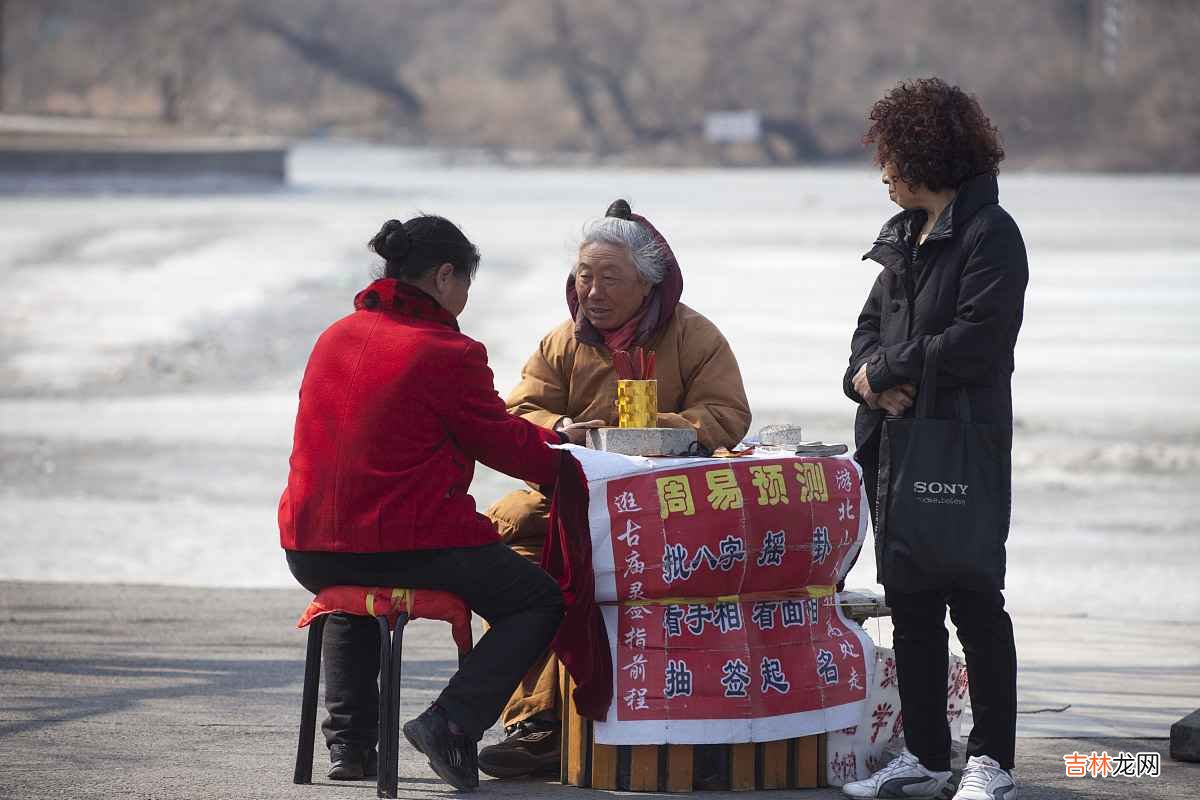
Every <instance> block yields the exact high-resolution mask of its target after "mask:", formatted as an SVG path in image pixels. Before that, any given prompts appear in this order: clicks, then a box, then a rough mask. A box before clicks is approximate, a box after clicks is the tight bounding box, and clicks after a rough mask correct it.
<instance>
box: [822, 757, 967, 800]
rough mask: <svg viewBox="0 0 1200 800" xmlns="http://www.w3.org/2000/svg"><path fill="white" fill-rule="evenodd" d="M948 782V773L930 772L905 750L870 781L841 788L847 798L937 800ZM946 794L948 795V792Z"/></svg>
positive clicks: (866, 780) (868, 779) (869, 779)
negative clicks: (925, 799) (918, 799)
mask: <svg viewBox="0 0 1200 800" xmlns="http://www.w3.org/2000/svg"><path fill="white" fill-rule="evenodd" d="M949 779H950V773H949V772H930V771H929V770H927V769H925V767H923V766H921V762H920V761H918V760H917V757H916V756H914V755H913V754H912V753H910V752H908V751H907V750H901V751H900V755H898V756H896V757H895V758H893V759H892V760H891V762H890V763H888V765H887V766H886V767H884V768H883V769H881V770H879V772H876V773H875V774H874V775H872V776H871V777H869V778H867V779H865V780H861V781H855V782H854V783H847V784H846V785H845V786H843V787H842V792H844V793H845V794H846V795H848V796H849V797H924V798H928V799H934V798H939V797H941V796H942V791H943V790H944V789H945V788H946V781H948V780H949ZM947 794H949V792H947Z"/></svg>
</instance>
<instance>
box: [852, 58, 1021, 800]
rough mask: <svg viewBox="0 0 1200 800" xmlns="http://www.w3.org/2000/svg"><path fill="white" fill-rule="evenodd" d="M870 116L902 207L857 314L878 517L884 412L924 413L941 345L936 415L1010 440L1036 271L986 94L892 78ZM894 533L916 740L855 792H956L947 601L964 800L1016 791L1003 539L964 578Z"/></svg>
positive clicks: (856, 393)
mask: <svg viewBox="0 0 1200 800" xmlns="http://www.w3.org/2000/svg"><path fill="white" fill-rule="evenodd" d="M869 119H870V121H871V123H872V124H871V128H870V130H869V131H868V133H867V135H866V136H865V137H864V141H865V142H866V143H867V144H873V145H875V147H876V154H875V159H876V162H877V163H878V164H879V166H880V168H881V170H882V172H883V182H884V184H886V185H887V187H888V196H889V198H890V199H891V200H892V201H893V202H895V203H896V204H897V205H898V206H900V207H901V208H902V209H903V210H902V211H901V212H900V213H899V214H897V215H896V216H894V217H892V218H891V219H890V220H888V221H887V222H886V223H885V224H884V226H883V229H882V231H880V233H879V237H878V238H877V239H876V240H875V243H874V245H873V246H872V248H871V250H870V251H869V252H868V253H867V254H866V255H865V256H863V258H864V259H871V260H873V261H875V262H877V263H879V264H880V265H881V266H882V267H883V269H882V270H881V271H880V273H879V277H878V278H877V279H876V280H875V284H874V286H873V287H872V288H871V292H870V295H869V296H868V297H867V302H866V305H864V306H863V310H862V313H861V314H860V315H859V318H858V326H857V328H856V329H855V331H854V336H853V339H852V341H851V355H850V364H849V367H848V368H847V370H846V376H845V379H844V381H843V384H844V386H843V388H844V390H845V392H846V395H847V396H848V397H850V399H851V400H854V401H855V402H856V403H858V412H857V417H856V419H855V426H854V427H855V440H856V444H857V446H858V451H857V453H856V457H857V459H858V461H859V463H860V464H861V465H862V467H863V477H864V483H865V484H866V486H867V490H868V493H869V495H870V499H871V508H872V510H873V511H874V509H875V493H876V489H877V487H876V480H877V476H878V471H879V443H880V433H881V429H882V427H883V420H884V417H885V416H887V415H894V416H906V415H911V414H912V409H913V404H914V402H915V398H916V395H917V393H918V392H919V391H920V390H921V386H920V382H921V378H922V369H923V367H924V364H925V353H926V350H927V348H928V347H929V345H930V344H931V343H935V342H936V343H937V344H939V345H940V351H941V356H940V360H939V361H938V366H937V377H936V380H937V390H938V391H937V394H936V397H937V402H936V404H935V409H934V412H933V416H934V417H939V418H953V417H955V416H956V404H957V403H959V402H961V399H960V398H961V396H962V395H964V394H965V397H966V401H967V405H968V406H969V410H970V414H971V419H972V421H974V422H982V423H992V424H995V425H1000V426H1003V427H1004V428H1005V429H1006V430H1007V433H1008V442H1009V445H1010V446H1011V431H1012V419H1013V416H1012V388H1011V379H1012V373H1013V348H1014V346H1015V344H1016V340H1017V332H1018V331H1019V330H1020V327H1021V317H1022V308H1023V305H1024V297H1025V286H1026V283H1027V282H1028V277H1029V270H1028V263H1027V261H1026V257H1025V244H1024V242H1023V241H1022V239H1021V233H1020V231H1019V230H1018V229H1017V225H1016V223H1015V222H1014V221H1013V219H1012V217H1010V216H1009V215H1008V213H1007V212H1006V211H1005V210H1004V209H1002V208H1001V207H1000V205H999V203H998V197H999V196H998V189H997V184H996V175H997V173H998V164H999V163H1000V161H1001V159H1003V158H1004V151H1003V149H1002V148H1001V146H1000V142H999V135H998V133H997V131H996V129H995V127H994V126H993V125H992V124H991V121H990V120H989V119H988V118H987V116H986V115H985V114H984V113H983V111H982V109H981V108H980V107H979V103H978V102H977V101H976V100H975V98H973V97H971V96H969V95H967V94H965V93H964V92H963V91H962V90H961V89H959V88H958V87H952V86H949V85H947V84H946V83H945V82H943V81H942V80H940V79H938V78H928V79H921V80H916V81H911V82H906V83H901V84H899V85H898V86H896V88H894V89H893V90H892V91H890V92H889V93H888V94H887V95H886V96H885V97H884V98H883V99H881V100H879V101H878V102H877V103H876V104H875V105H874V107H873V108H872V109H871V113H870V115H869ZM960 390H962V391H960ZM1005 463H1007V460H1005ZM882 542H883V539H882V538H881V537H880V536H879V535H878V532H877V535H876V543H877V545H876V556H877V561H878V563H879V565H880V576H879V579H880V583H882V584H883V585H884V589H885V593H886V600H887V604H888V606H889V607H890V608H891V610H892V619H893V622H894V624H895V634H894V644H895V649H896V662H897V670H898V677H899V684H900V702H901V707H902V713H903V715H904V737H905V742H906V745H907V749H906V751H905V752H902V753H901V754H900V756H899V757H897V758H896V759H895V760H894V761H892V762H891V763H890V764H888V765H887V766H886V767H885V768H884V769H882V770H880V771H879V772H878V773H876V774H875V775H873V776H872V777H871V778H868V779H866V780H863V781H858V782H856V783H852V784H848V785H847V786H846V787H844V790H845V792H846V794H848V795H850V796H852V797H894V796H911V797H925V796H928V797H936V796H939V793H940V792H941V790H942V789H943V788H944V787H945V785H946V780H947V779H948V778H949V775H950V731H949V726H948V725H947V722H946V714H945V707H946V678H947V676H946V668H947V658H948V653H947V644H946V642H947V634H946V628H945V623H944V620H945V615H946V606H947V604H948V605H949V607H950V617H951V619H952V620H953V621H954V624H955V626H956V627H957V629H958V635H959V639H960V641H961V642H962V644H963V650H964V651H965V655H966V659H967V669H968V672H969V674H970V692H971V706H972V710H973V713H974V719H975V727H974V729H973V730H972V732H971V736H970V740H969V742H968V746H967V755H968V756H969V759H968V764H967V768H966V770H965V771H964V773H963V779H962V781H961V782H960V786H959V789H958V792H957V794H955V798H956V800H990V799H991V798H1002V800H1014V799H1015V797H1016V787H1015V786H1014V784H1013V781H1012V777H1011V770H1012V767H1013V751H1014V747H1015V737H1016V649H1015V647H1014V645H1013V633H1012V621H1011V620H1010V619H1009V616H1008V613H1007V612H1006V611H1005V610H1004V596H1003V594H1001V589H1003V588H1004V557H1003V552H1004V551H1003V545H1002V544H1001V545H1000V548H999V556H998V557H997V558H996V559H994V560H990V559H989V560H988V562H987V563H981V564H978V565H974V566H975V568H974V570H973V571H972V577H971V579H970V581H967V582H965V585H964V582H963V581H954V582H947V581H946V580H945V579H944V578H941V577H938V576H933V575H928V574H924V573H923V572H922V571H921V566H920V564H918V563H914V562H912V561H911V560H908V561H905V560H903V559H895V558H891V557H890V556H891V555H892V554H890V553H888V552H885V551H884V546H885V545H884V544H883V543H882ZM885 563H886V564H888V565H889V566H888V568H887V569H884V568H883V565H884V564H885ZM897 792H902V793H903V794H897Z"/></svg>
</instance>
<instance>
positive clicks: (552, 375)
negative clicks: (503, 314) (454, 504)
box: [479, 200, 750, 778]
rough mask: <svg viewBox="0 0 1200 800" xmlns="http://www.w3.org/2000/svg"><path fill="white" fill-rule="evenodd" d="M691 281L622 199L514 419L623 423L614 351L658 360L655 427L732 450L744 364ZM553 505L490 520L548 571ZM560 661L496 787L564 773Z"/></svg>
mask: <svg viewBox="0 0 1200 800" xmlns="http://www.w3.org/2000/svg"><path fill="white" fill-rule="evenodd" d="M682 293H683V275H682V273H681V272H680V270H679V264H678V263H677V262H676V260H675V256H674V254H673V253H672V252H671V248H670V246H669V245H668V244H667V242H666V240H665V239H664V238H663V237H662V235H661V234H660V233H659V232H658V231H657V230H655V228H654V226H652V225H651V224H650V223H649V221H647V220H646V219H645V217H642V216H640V215H637V214H634V213H632V211H631V210H630V208H629V204H628V203H627V202H625V201H624V200H618V201H616V202H615V203H613V204H612V205H611V206H610V207H609V209H608V214H607V215H606V216H605V217H604V218H603V219H600V220H596V221H595V222H592V223H591V224H589V225H588V226H587V227H586V228H585V229H584V236H583V241H582V242H581V243H580V246H579V255H578V259H577V260H576V263H575V265H574V267H573V268H572V270H571V274H570V276H568V279H567V307H568V308H569V309H570V312H571V318H570V319H569V320H567V321H565V322H563V323H562V324H561V325H559V326H558V327H556V328H554V329H553V330H551V331H550V332H549V333H548V334H546V336H545V337H544V338H543V339H542V341H541V344H540V345H539V346H538V349H537V351H536V352H535V353H534V354H533V355H532V356H530V358H529V361H528V362H526V364H525V368H524V369H523V370H522V373H521V382H520V384H518V385H517V387H516V388H515V389H514V390H513V391H512V393H511V394H510V395H509V397H508V401H507V402H508V410H509V412H510V413H513V414H517V415H519V416H522V417H524V418H525V419H527V420H529V421H530V422H533V423H535V424H537V425H541V426H544V427H547V428H554V429H559V430H561V429H562V428H563V427H564V426H565V425H569V424H572V423H573V422H574V421H575V420H579V421H581V422H583V421H594V420H598V421H602V422H603V423H604V424H607V425H615V424H616V421H617V420H616V400H617V375H616V372H615V371H614V369H613V363H612V354H613V352H614V351H617V350H630V349H632V348H634V347H638V346H640V347H643V348H646V349H647V350H653V351H654V352H655V354H656V355H655V367H656V369H655V378H657V380H658V406H659V412H660V413H659V415H658V425H659V426H660V427H670V428H680V427H686V428H692V429H693V430H695V431H696V435H697V438H698V439H699V441H700V444H702V445H703V446H704V447H706V448H708V449H709V450H715V449H717V448H718V447H732V446H733V445H735V444H737V443H738V442H739V441H741V438H742V437H743V436H744V435H745V434H746V431H747V430H748V429H749V426H750V406H749V403H748V402H747V400H746V391H745V389H744V388H743V387H742V375H741V371H740V370H739V369H738V363H737V359H736V358H734V355H733V351H732V350H731V349H730V347H729V343H728V342H727V341H725V337H724V336H722V335H721V332H720V331H719V330H717V327H716V326H715V325H713V324H712V323H711V322H709V321H708V320H707V319H706V318H705V317H703V316H701V315H700V314H699V313H697V312H696V311H693V310H692V309H691V308H689V307H687V306H686V305H684V304H683V303H681V302H679V298H680V296H681V295H682ZM549 507H550V503H549V500H548V499H547V498H546V497H545V496H544V495H542V494H541V493H540V492H538V491H533V490H528V489H526V490H521V491H515V492H512V493H510V494H508V495H506V496H505V497H503V498H501V499H500V500H499V501H497V502H496V504H495V505H493V506H492V507H491V508H490V509H488V511H487V516H488V517H489V518H490V519H491V520H492V522H493V524H495V526H496V529H497V530H498V531H499V533H500V535H501V537H502V538H503V539H504V541H505V542H507V543H508V544H509V546H510V547H512V548H513V549H514V550H515V551H517V552H518V553H520V554H521V555H523V556H525V557H527V558H529V559H532V560H534V561H535V562H540V560H541V552H542V543H543V540H544V539H545V536H546V519H547V515H548V512H549ZM557 684H558V661H557V659H556V658H555V657H554V655H553V654H552V653H549V652H548V653H547V654H546V657H545V659H544V660H542V661H539V662H538V663H536V664H534V666H533V667H532V668H531V669H530V671H529V673H528V674H527V675H526V676H525V678H524V680H523V681H522V682H521V684H520V685H518V686H517V689H516V691H515V692H514V693H513V696H512V698H511V699H510V700H509V703H508V706H507V707H506V708H505V709H504V713H503V715H502V716H501V720H502V721H503V722H504V725H505V732H506V734H507V738H506V739H505V740H504V741H503V742H501V743H500V744H496V745H493V746H491V747H487V748H484V749H483V750H482V751H481V752H480V753H479V768H480V769H481V770H483V771H484V772H486V773H488V774H489V775H492V776H494V777H497V778H510V777H519V776H523V775H529V774H533V773H535V772H538V771H541V770H543V769H548V768H551V767H552V768H553V769H554V770H557V768H558V754H559V727H560V726H559V712H558V709H557V699H558V698H557Z"/></svg>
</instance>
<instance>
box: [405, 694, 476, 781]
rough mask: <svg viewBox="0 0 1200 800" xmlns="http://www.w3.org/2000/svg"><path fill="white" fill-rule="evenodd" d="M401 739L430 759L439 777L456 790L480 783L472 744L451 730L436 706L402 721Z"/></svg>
mask: <svg viewBox="0 0 1200 800" xmlns="http://www.w3.org/2000/svg"><path fill="white" fill-rule="evenodd" d="M404 738H405V739H408V743H409V744H411V745H412V746H413V749H415V750H416V751H417V752H419V753H422V754H423V755H424V756H425V757H426V758H428V759H429V766H430V768H431V769H432V770H433V771H434V772H436V773H437V774H438V777H439V778H441V779H442V780H444V781H445V782H446V783H448V784H450V785H451V786H453V787H454V788H455V789H458V790H459V791H460V792H469V791H471V790H472V789H474V788H475V787H477V786H478V785H479V770H478V767H477V765H476V760H477V757H476V754H475V743H474V742H472V741H470V740H469V739H468V738H467V737H466V736H464V735H462V734H457V735H456V734H453V733H451V732H450V726H449V725H448V724H447V720H446V715H445V713H444V712H443V711H442V710H441V709H440V708H439V707H437V706H430V707H429V708H427V709H425V711H424V712H422V714H421V716H419V717H417V718H416V719H412V720H409V721H408V722H406V723H404Z"/></svg>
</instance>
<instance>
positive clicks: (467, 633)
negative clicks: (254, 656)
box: [296, 586, 472, 653]
mask: <svg viewBox="0 0 1200 800" xmlns="http://www.w3.org/2000/svg"><path fill="white" fill-rule="evenodd" d="M334 612H341V613H343V614H354V615H355V616H359V617H387V621H388V625H389V626H391V627H395V626H396V617H398V616H400V614H401V613H407V614H408V618H409V619H440V620H444V621H446V622H449V623H450V630H451V635H452V636H453V637H454V643H455V644H456V645H458V652H459V653H466V652H469V651H470V649H471V640H472V637H471V609H469V608H467V604H466V603H464V602H463V601H462V599H461V598H460V597H459V596H458V595H455V594H451V593H450V592H439V591H437V590H435V589H399V588H394V587H383V586H330V587H328V588H326V589H322V590H321V593H320V594H318V595H317V596H316V597H314V598H313V599H312V602H311V603H309V604H308V608H306V609H304V613H303V614H301V615H300V621H299V622H297V623H296V627H297V628H303V627H304V626H306V625H308V624H309V623H310V622H312V621H313V620H314V619H316V618H317V617H319V616H321V615H323V614H332V613H334Z"/></svg>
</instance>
